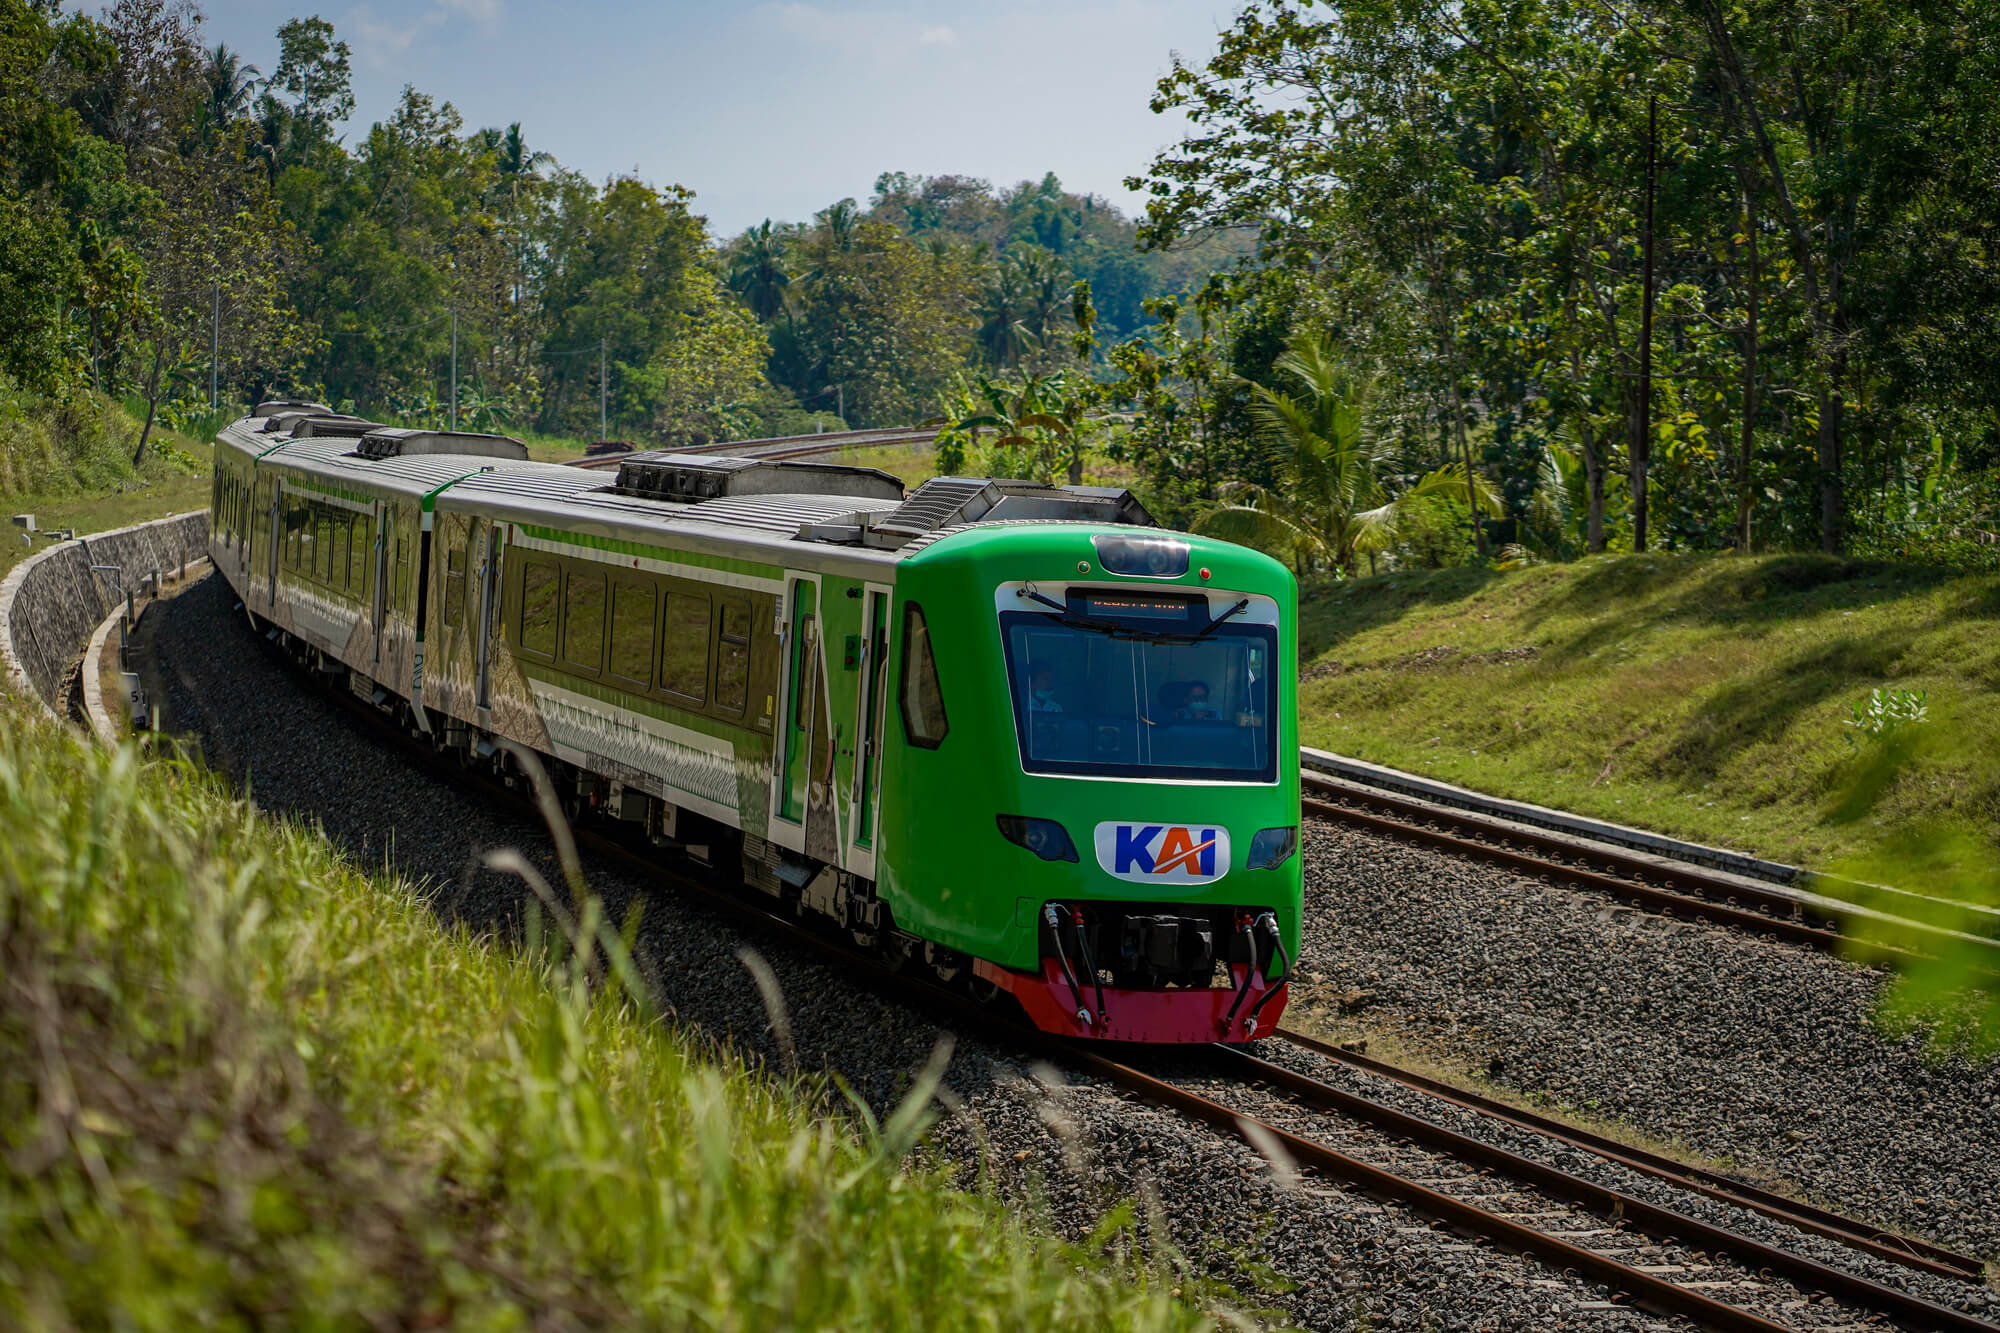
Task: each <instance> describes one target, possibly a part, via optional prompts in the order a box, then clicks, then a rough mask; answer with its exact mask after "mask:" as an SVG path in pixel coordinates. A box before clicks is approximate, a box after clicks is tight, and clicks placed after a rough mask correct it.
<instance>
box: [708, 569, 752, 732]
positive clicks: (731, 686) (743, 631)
mask: <svg viewBox="0 0 2000 1333" xmlns="http://www.w3.org/2000/svg"><path fill="white" fill-rule="evenodd" d="M720 620H721V624H720V626H719V633H718V634H717V635H716V639H715V706H716V707H717V708H720V709H722V710H724V711H725V712H730V713H741V712H742V711H743V704H744V701H745V700H746V699H747V698H749V695H750V606H749V603H747V602H741V601H737V600H736V599H734V598H731V599H730V600H728V601H726V602H724V603H723V604H722V615H721V617H720Z"/></svg>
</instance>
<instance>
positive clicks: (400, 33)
mask: <svg viewBox="0 0 2000 1333" xmlns="http://www.w3.org/2000/svg"><path fill="white" fill-rule="evenodd" d="M501 4H502V0H436V3H435V4H433V5H432V6H431V7H430V8H429V9H427V10H423V11H421V12H413V11H415V10H416V6H414V5H413V6H411V7H410V9H409V10H406V11H404V12H402V13H397V14H392V15H391V16H390V17H388V18H377V17H376V16H375V11H374V10H373V9H371V8H369V7H368V6H367V5H357V6H356V7H355V8H353V9H351V10H349V11H348V13H347V21H346V23H345V24H344V25H343V26H342V32H343V33H352V34H353V37H354V49H355V53H356V54H357V55H358V56H360V57H361V62H362V63H363V64H364V65H371V66H374V67H376V68H381V67H382V66H385V65H390V64H394V63H395V62H396V61H397V60H399V59H400V58H401V57H402V56H403V55H404V54H406V53H407V52H408V51H409V50H410V48H411V47H413V46H415V45H416V44H417V41H418V40H419V39H420V38H426V37H429V36H431V35H432V34H433V33H435V32H437V30H438V29H440V28H442V27H444V26H445V25H446V24H447V23H449V22H451V21H452V16H453V14H459V15H463V16H464V17H466V18H470V19H472V20H473V21H474V22H476V23H479V24H481V25H482V26H484V27H488V28H490V27H492V26H493V25H494V24H495V23H496V22H497V21H498V20H499V18H500V10H501Z"/></svg>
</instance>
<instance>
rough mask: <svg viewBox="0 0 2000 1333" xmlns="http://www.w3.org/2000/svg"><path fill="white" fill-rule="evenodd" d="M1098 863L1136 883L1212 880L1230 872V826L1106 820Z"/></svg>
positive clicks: (1099, 840) (1099, 834)
mask: <svg viewBox="0 0 2000 1333" xmlns="http://www.w3.org/2000/svg"><path fill="white" fill-rule="evenodd" d="M1096 843H1097V864H1098V865H1100V866H1102V867H1104V869H1105V871H1106V872H1107V873H1108V874H1110V875H1112V876H1115V877H1116V878H1118V879H1122V880H1126V881H1129V882H1130V883H1133V884H1207V883H1209V882H1210V881H1211V880H1215V879H1219V878H1221V877H1222V876H1223V875H1226V874H1228V873H1229V830H1228V829H1225V828H1218V827H1215V826H1213V825H1208V824H1137V823H1119V822H1106V823H1103V824H1099V825H1098V826H1097V837H1096Z"/></svg>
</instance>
